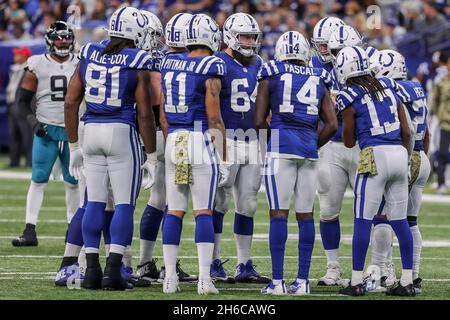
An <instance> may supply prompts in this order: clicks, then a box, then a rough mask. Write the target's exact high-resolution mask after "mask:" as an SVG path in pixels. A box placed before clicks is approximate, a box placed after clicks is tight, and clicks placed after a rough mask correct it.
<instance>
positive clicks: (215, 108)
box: [205, 78, 227, 161]
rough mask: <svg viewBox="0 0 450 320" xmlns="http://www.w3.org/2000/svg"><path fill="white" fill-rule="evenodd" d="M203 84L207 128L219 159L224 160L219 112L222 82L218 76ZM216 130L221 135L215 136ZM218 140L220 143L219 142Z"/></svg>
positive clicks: (224, 142) (222, 127)
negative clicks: (204, 86) (204, 87)
mask: <svg viewBox="0 0 450 320" xmlns="http://www.w3.org/2000/svg"><path fill="white" fill-rule="evenodd" d="M205 85H206V97H205V106H206V115H207V117H208V128H209V129H210V132H211V136H212V140H213V142H214V145H215V146H216V150H217V151H218V152H219V156H220V159H222V160H224V161H226V159H227V158H226V136H225V125H224V124H223V120H222V115H221V113H220V90H221V89H222V83H221V81H220V79H218V78H211V79H208V80H206V83H205ZM211 129H214V130H211ZM218 132H220V134H221V135H222V136H221V137H220V136H216V134H217V133H218ZM219 139H220V140H219ZM220 141H221V142H222V144H220Z"/></svg>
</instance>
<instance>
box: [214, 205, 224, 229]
mask: <svg viewBox="0 0 450 320" xmlns="http://www.w3.org/2000/svg"><path fill="white" fill-rule="evenodd" d="M224 216H225V215H224V214H223V213H222V212H219V211H216V210H214V211H213V215H212V219H213V226H214V233H222V229H223V217H224Z"/></svg>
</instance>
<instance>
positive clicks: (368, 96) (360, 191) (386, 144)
mask: <svg viewBox="0 0 450 320" xmlns="http://www.w3.org/2000/svg"><path fill="white" fill-rule="evenodd" d="M336 66H337V69H336V72H337V76H338V79H339V81H340V82H341V83H345V87H344V88H343V89H342V90H340V92H339V95H338V97H337V100H336V101H337V102H336V103H337V106H338V108H339V110H341V111H342V118H343V125H344V127H343V139H344V143H345V146H346V147H348V148H353V147H354V145H355V144H356V141H357V140H358V143H359V146H360V148H361V152H360V160H359V163H358V169H357V175H356V179H355V187H354V194H355V198H354V206H353V208H354V217H355V218H354V232H353V241H352V255H353V271H352V279H351V283H350V284H349V285H348V286H347V287H345V288H343V289H341V290H340V291H339V293H340V294H344V295H351V296H360V295H364V294H365V289H364V285H363V269H364V261H365V257H366V253H367V248H368V246H369V241H370V231H371V227H372V219H373V217H374V216H375V215H376V214H378V213H379V211H380V205H381V202H382V200H383V197H384V200H385V203H386V204H385V207H384V211H385V214H386V216H387V218H388V220H389V221H390V224H391V226H392V228H393V229H394V231H395V234H396V236H397V238H398V241H399V244H400V252H401V257H402V265H403V270H402V276H401V279H400V282H399V284H398V285H397V286H393V287H390V288H388V289H387V291H386V294H388V295H398V296H414V295H415V292H414V289H413V286H412V264H413V263H412V256H413V239H412V235H411V230H410V228H409V225H408V220H407V218H406V210H407V205H408V154H409V153H410V152H411V150H408V148H409V147H410V138H411V133H410V130H409V126H408V120H407V118H406V111H405V108H404V107H403V105H402V104H401V102H400V101H399V99H398V97H397V95H396V91H397V85H396V83H395V82H394V81H393V80H391V79H389V78H384V77H383V78H379V79H376V78H375V77H373V76H372V74H371V69H370V66H369V58H368V56H367V53H366V52H365V51H364V49H362V48H361V47H346V48H344V49H342V50H341V51H340V52H339V54H338V56H337V59H336ZM392 159H396V161H392ZM369 190H370V192H368V191H369Z"/></svg>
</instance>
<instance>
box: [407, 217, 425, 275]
mask: <svg viewBox="0 0 450 320" xmlns="http://www.w3.org/2000/svg"><path fill="white" fill-rule="evenodd" d="M410 229H411V233H412V236H413V243H414V252H413V280H415V279H417V278H418V277H419V269H420V254H421V252H422V235H421V234H420V229H419V226H417V225H416V226H413V227H411V228H410Z"/></svg>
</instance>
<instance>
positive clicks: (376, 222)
mask: <svg viewBox="0 0 450 320" xmlns="http://www.w3.org/2000/svg"><path fill="white" fill-rule="evenodd" d="M372 223H373V225H374V226H376V225H379V224H382V223H385V224H389V220H387V219H381V218H377V217H376V216H375V217H374V218H373V220H372Z"/></svg>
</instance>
